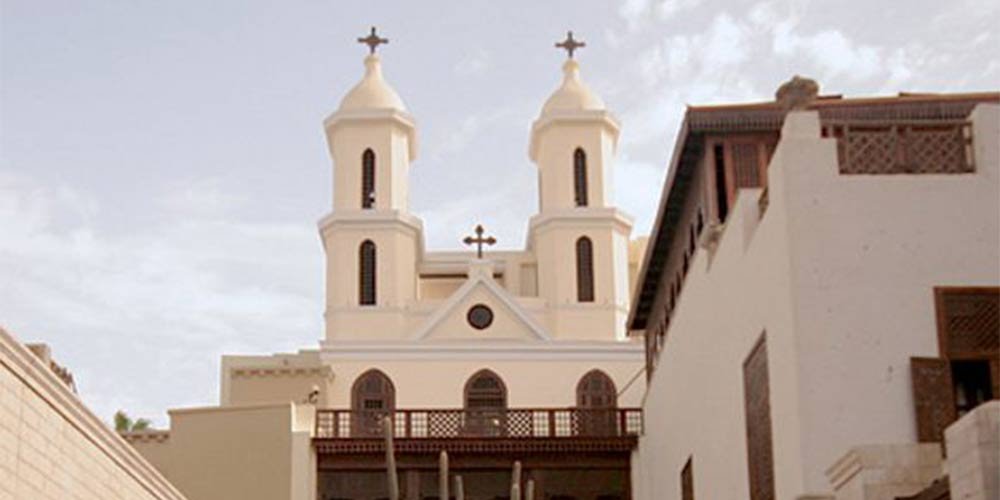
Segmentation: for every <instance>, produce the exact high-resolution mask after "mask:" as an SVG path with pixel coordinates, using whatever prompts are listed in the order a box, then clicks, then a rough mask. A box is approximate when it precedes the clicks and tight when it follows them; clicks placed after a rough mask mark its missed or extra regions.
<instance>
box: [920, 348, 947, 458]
mask: <svg viewBox="0 0 1000 500" xmlns="http://www.w3.org/2000/svg"><path fill="white" fill-rule="evenodd" d="M910 377H911V379H912V381H913V404H914V411H915V412H916V414H917V440H918V441H920V442H921V443H935V442H936V443H940V442H943V440H944V429H945V427H948V426H949V425H951V423H952V422H954V421H955V395H954V392H953V387H952V382H951V363H950V362H949V361H948V360H947V359H942V358H910Z"/></svg>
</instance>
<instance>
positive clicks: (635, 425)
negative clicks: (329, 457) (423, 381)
mask: <svg viewBox="0 0 1000 500" xmlns="http://www.w3.org/2000/svg"><path fill="white" fill-rule="evenodd" d="M385 418H391V419H392V422H393V429H394V436H395V437H396V438H397V439H460V438H477V439H478V438H543V439H549V438H577V437H586V438H593V437H625V436H636V435H639V434H641V433H642V410H641V409H639V408H609V409H581V408H540V409H476V410H463V409H431V410H396V411H393V412H386V411H352V410H317V411H316V432H315V437H316V438H318V439H377V438H381V437H382V421H383V419H385Z"/></svg>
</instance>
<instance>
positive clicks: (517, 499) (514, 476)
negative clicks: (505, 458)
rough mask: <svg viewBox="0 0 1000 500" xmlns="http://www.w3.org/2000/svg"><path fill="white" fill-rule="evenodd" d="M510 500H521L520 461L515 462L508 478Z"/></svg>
mask: <svg viewBox="0 0 1000 500" xmlns="http://www.w3.org/2000/svg"><path fill="white" fill-rule="evenodd" d="M510 500H521V461H520V460H515V461H514V467H513V470H512V471H511V477H510Z"/></svg>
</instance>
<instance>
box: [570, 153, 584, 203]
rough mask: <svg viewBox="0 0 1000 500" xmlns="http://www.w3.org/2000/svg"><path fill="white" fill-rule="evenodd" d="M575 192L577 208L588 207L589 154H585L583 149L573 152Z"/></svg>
mask: <svg viewBox="0 0 1000 500" xmlns="http://www.w3.org/2000/svg"><path fill="white" fill-rule="evenodd" d="M573 192H574V193H575V197H576V206H578V207H585V206H587V153H584V152H583V148H576V151H574V152H573Z"/></svg>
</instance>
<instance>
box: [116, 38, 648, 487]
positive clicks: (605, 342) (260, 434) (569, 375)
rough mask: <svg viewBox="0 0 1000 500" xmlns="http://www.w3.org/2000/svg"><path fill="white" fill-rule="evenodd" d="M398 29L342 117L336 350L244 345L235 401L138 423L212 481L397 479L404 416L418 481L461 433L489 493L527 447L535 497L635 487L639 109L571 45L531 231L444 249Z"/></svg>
mask: <svg viewBox="0 0 1000 500" xmlns="http://www.w3.org/2000/svg"><path fill="white" fill-rule="evenodd" d="M385 41H386V40H385V39H382V38H380V37H379V36H378V35H376V33H375V30H374V29H373V30H372V32H371V34H370V35H369V36H367V37H365V38H361V39H359V42H362V43H365V44H367V45H368V47H369V49H370V50H369V54H368V55H367V57H365V59H364V74H363V75H362V76H361V79H360V81H359V82H358V83H357V84H356V85H355V86H354V87H353V88H352V89H350V90H349V91H347V92H346V94H345V95H344V97H343V99H342V100H341V102H340V106H339V107H338V108H337V109H336V110H335V111H334V112H333V113H332V114H330V116H329V117H328V118H327V119H326V120H325V121H324V123H323V128H324V131H325V133H326V137H327V142H328V144H329V151H330V156H331V158H332V160H333V172H334V174H333V186H332V195H333V200H332V210H331V212H330V213H329V214H328V215H326V216H325V217H323V218H322V219H321V220H320V221H319V234H320V238H321V241H322V244H323V249H324V250H325V253H326V301H325V308H324V309H325V312H324V315H325V322H326V331H325V337H324V338H323V340H322V341H321V342H320V345H319V348H317V349H311V350H303V351H300V352H298V353H294V354H277V355H273V356H225V357H224V358H223V360H222V373H221V380H222V387H221V401H220V405H219V406H218V407H211V408H197V409H179V410H173V411H171V412H170V416H171V430H169V431H159V432H150V433H142V434H133V435H130V436H129V440H130V441H131V442H132V443H133V444H134V445H135V446H136V447H137V448H138V449H139V450H140V451H142V452H143V454H144V455H146V456H147V457H148V458H149V459H150V460H151V461H152V462H153V463H154V464H157V465H158V467H160V469H161V470H162V471H163V472H164V474H165V475H166V476H167V477H168V478H169V479H170V480H171V481H172V482H173V483H174V484H176V485H177V486H178V487H179V488H180V489H181V490H182V491H184V492H185V494H186V495H187V496H188V497H189V498H190V499H192V500H198V499H210V498H223V497H225V498H234V496H233V492H234V491H236V492H239V493H240V495H241V496H240V497H239V498H261V499H263V498H267V499H269V500H273V499H278V498H289V499H296V500H298V499H313V498H316V499H319V500H334V499H336V500H346V499H357V500H361V499H365V500H368V499H372V500H373V499H376V498H385V497H386V496H387V491H386V473H385V449H384V445H383V441H382V422H383V420H385V419H388V420H389V421H390V422H391V423H392V426H393V429H394V437H395V443H396V453H397V461H398V463H399V471H400V472H399V482H400V485H401V490H402V496H401V498H403V499H408V500H415V499H426V498H437V494H438V493H437V491H438V489H437V488H438V485H437V481H438V470H437V464H438V454H439V452H441V451H447V452H448V453H449V454H450V455H451V459H452V465H451V468H452V472H453V473H455V474H461V475H462V476H463V478H464V485H465V493H466V498H469V499H494V498H506V497H507V495H508V494H509V488H510V468H511V465H512V463H513V462H514V461H520V462H521V464H522V466H523V470H524V473H523V474H524V478H525V480H527V479H531V480H532V482H533V483H534V485H535V493H536V498H565V499H571V498H572V499H580V500H596V499H598V498H600V499H605V500H610V499H626V498H630V495H631V493H630V491H631V483H630V481H631V477H630V470H631V469H630V459H631V454H632V451H633V450H634V448H635V445H636V440H637V436H638V434H640V433H641V430H642V413H641V411H640V410H639V409H638V407H639V405H640V404H641V399H642V395H643V393H644V390H645V382H646V380H645V377H644V376H643V371H644V352H643V346H642V344H641V343H640V342H638V341H635V340H633V339H630V338H628V337H627V335H626V330H625V321H626V316H627V314H628V311H629V307H630V297H631V294H632V283H633V279H634V275H635V274H636V272H637V268H638V261H639V258H641V256H642V254H643V252H644V242H645V240H644V239H639V240H633V239H632V234H631V232H632V218H631V217H630V216H629V215H627V214H625V213H623V212H622V211H621V210H619V209H618V208H617V207H615V205H614V203H613V193H612V192H611V185H612V183H611V180H612V176H613V175H614V169H615V154H616V148H617V144H618V138H619V130H620V125H619V122H618V120H617V119H616V118H615V117H614V116H613V115H612V113H611V112H610V111H609V110H608V109H607V108H606V106H605V105H604V102H603V101H602V100H601V99H600V97H598V96H597V95H596V94H594V92H593V91H591V90H590V88H588V86H587V85H586V84H585V83H584V82H583V80H582V79H581V76H580V65H579V63H578V62H577V60H576V59H575V58H574V52H575V51H576V50H577V49H579V48H580V47H582V46H583V43H582V42H578V41H577V40H575V39H574V38H573V37H572V34H569V35H568V37H567V39H566V40H565V41H564V42H562V43H560V44H557V46H559V47H561V48H565V49H566V50H567V52H568V56H569V57H568V58H567V59H566V61H565V62H564V63H563V67H562V82H561V83H560V84H559V86H558V87H557V88H556V90H555V91H554V92H553V93H552V94H551V96H549V97H548V99H547V100H545V101H544V104H543V105H542V106H541V110H540V112H539V114H538V117H537V119H536V120H535V121H534V123H533V124H532V126H531V132H530V137H529V144H528V148H527V149H528V156H529V158H530V159H531V161H532V162H533V163H534V164H535V166H536V167H537V169H538V194H539V206H538V212H537V213H536V214H535V215H534V216H533V217H531V219H530V220H529V221H528V223H527V227H526V242H525V247H524V248H523V249H520V250H496V251H494V250H492V249H491V248H490V246H491V245H492V244H494V243H495V242H496V240H495V239H493V238H492V237H490V236H489V235H488V229H484V228H483V227H482V226H478V225H477V224H476V222H477V221H469V228H470V230H472V229H473V228H475V230H474V235H473V234H470V236H469V237H468V238H466V239H465V243H466V244H467V245H470V246H471V247H473V248H470V249H469V250H467V251H432V250H429V249H428V248H427V247H426V244H425V240H424V231H423V222H422V221H421V220H420V218H419V217H417V216H416V215H415V214H413V213H411V212H410V210H409V202H408V201H409V200H408V198H409V179H410V176H411V175H420V170H419V166H418V163H417V162H416V159H417V156H418V147H417V145H418V141H417V122H416V119H415V117H414V116H412V115H411V114H410V113H409V112H408V111H407V108H406V106H405V104H404V101H403V99H402V98H401V97H400V95H399V94H398V93H397V92H396V90H394V89H393V88H392V87H391V86H390V85H389V83H388V82H387V81H386V78H385V77H384V76H383V68H382V59H381V57H380V56H379V54H378V53H377V49H378V48H379V46H380V45H381V44H382V43H384V42H385ZM222 456H225V460H222V459H221V457H222ZM274 477H279V478H280V480H279V481H274V480H273V478H274ZM275 485H277V486H275ZM221 491H225V493H226V494H225V495H222V496H220V492H221Z"/></svg>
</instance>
